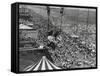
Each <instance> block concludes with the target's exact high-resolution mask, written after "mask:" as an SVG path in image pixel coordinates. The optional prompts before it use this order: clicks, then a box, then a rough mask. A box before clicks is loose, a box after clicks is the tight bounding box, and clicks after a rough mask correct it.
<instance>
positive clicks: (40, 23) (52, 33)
mask: <svg viewBox="0 0 100 76" xmlns="http://www.w3.org/2000/svg"><path fill="white" fill-rule="evenodd" d="M18 10H19V11H18V13H19V14H18V23H19V24H18V30H19V31H18V32H19V34H18V35H19V36H18V37H19V48H18V49H19V50H18V52H19V53H18V57H19V61H18V64H19V71H20V72H35V71H53V70H73V69H87V68H90V69H91V68H96V67H97V51H96V47H97V45H96V44H97V42H96V35H97V34H96V27H97V24H96V18H97V17H96V8H89V7H82V8H81V7H72V6H68V7H67V6H65V7H64V6H56V5H55V6H54V5H36V4H35V5H34V4H33V5H32V4H31V5H30V4H19V7H18Z"/></svg>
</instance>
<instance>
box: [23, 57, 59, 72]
mask: <svg viewBox="0 0 100 76" xmlns="http://www.w3.org/2000/svg"><path fill="white" fill-rule="evenodd" d="M53 69H60V68H59V67H57V66H55V65H54V64H53V63H52V62H51V61H49V60H48V59H47V58H46V56H43V57H42V58H41V60H40V61H39V62H37V63H36V64H32V65H30V66H28V67H26V68H25V69H24V71H38V70H53Z"/></svg>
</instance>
